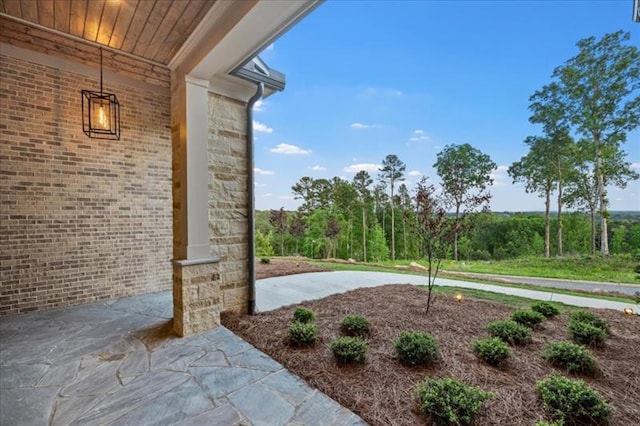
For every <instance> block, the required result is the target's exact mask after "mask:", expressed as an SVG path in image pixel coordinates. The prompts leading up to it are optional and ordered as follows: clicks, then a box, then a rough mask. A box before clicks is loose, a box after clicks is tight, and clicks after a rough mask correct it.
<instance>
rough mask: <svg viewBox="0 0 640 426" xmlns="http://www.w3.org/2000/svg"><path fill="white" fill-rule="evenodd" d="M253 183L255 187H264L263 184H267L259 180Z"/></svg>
mask: <svg viewBox="0 0 640 426" xmlns="http://www.w3.org/2000/svg"><path fill="white" fill-rule="evenodd" d="M254 185H255V186H256V188H264V187H265V186H267V184H266V183H260V182H256V183H255V184H254Z"/></svg>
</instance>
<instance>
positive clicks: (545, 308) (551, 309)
mask: <svg viewBox="0 0 640 426" xmlns="http://www.w3.org/2000/svg"><path fill="white" fill-rule="evenodd" d="M531 310H532V311H534V312H539V313H541V314H542V315H544V316H545V317H547V318H551V317H555V316H556V315H558V314H559V313H560V309H558V308H557V307H556V305H554V304H553V303H549V302H544V301H540V302H535V303H532V304H531Z"/></svg>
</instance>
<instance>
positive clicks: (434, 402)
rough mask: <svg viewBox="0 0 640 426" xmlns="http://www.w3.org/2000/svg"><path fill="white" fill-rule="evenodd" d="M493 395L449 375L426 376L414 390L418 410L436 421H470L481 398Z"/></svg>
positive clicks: (481, 400)
mask: <svg viewBox="0 0 640 426" xmlns="http://www.w3.org/2000/svg"><path fill="white" fill-rule="evenodd" d="M493 395H494V394H493V392H487V391H484V390H482V389H480V388H478V387H474V386H469V385H466V384H464V383H462V382H459V381H457V380H455V379H449V378H444V379H432V378H427V379H425V380H424V381H423V382H421V383H418V385H417V386H416V388H415V390H414V399H415V400H416V401H417V403H418V405H419V409H420V412H421V413H423V414H426V415H428V416H430V417H431V419H432V420H434V421H435V423H436V424H438V425H469V424H472V423H473V420H474V418H475V416H476V415H477V414H478V412H479V411H480V409H481V408H482V404H483V403H484V401H486V400H487V399H490V398H492V397H493Z"/></svg>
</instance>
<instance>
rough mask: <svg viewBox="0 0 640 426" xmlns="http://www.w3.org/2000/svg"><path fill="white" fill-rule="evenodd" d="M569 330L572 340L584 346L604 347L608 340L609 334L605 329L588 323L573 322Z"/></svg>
mask: <svg viewBox="0 0 640 426" xmlns="http://www.w3.org/2000/svg"><path fill="white" fill-rule="evenodd" d="M567 329H568V330H569V335H570V336H571V338H572V339H573V340H574V341H576V342H578V343H582V344H583V345H589V346H602V345H604V341H605V340H606V338H607V333H606V332H605V331H604V330H603V329H601V328H599V327H595V326H593V325H591V324H587V323H586V322H580V321H574V320H571V321H569V326H568V327H567Z"/></svg>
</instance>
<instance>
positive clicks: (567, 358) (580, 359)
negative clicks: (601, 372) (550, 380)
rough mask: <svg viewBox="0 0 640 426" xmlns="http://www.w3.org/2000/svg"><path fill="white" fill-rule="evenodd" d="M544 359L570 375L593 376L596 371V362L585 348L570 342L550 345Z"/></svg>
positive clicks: (544, 352) (544, 353)
mask: <svg viewBox="0 0 640 426" xmlns="http://www.w3.org/2000/svg"><path fill="white" fill-rule="evenodd" d="M542 357H543V358H544V359H546V360H547V361H549V362H550V363H551V364H553V365H554V366H556V367H560V368H564V369H566V370H567V371H568V372H569V373H578V374H580V373H583V374H592V373H594V372H595V371H596V361H595V360H594V359H593V357H592V356H591V353H589V351H588V350H587V349H586V348H585V347H584V346H580V345H576V344H573V343H569V342H554V343H549V344H548V345H547V347H546V348H545V350H544V351H543V352H542Z"/></svg>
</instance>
